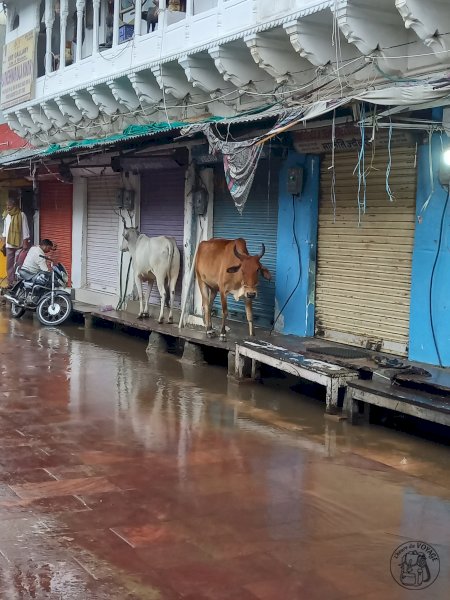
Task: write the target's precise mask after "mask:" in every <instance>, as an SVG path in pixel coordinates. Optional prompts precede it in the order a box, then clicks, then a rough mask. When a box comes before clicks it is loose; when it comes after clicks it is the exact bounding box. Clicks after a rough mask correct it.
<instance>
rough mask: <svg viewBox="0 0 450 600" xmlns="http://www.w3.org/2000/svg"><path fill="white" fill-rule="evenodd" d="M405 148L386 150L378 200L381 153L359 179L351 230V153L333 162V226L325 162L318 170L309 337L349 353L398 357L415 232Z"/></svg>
mask: <svg viewBox="0 0 450 600" xmlns="http://www.w3.org/2000/svg"><path fill="white" fill-rule="evenodd" d="M414 155H415V152H414V149H413V148H394V149H393V151H392V171H391V175H390V178H389V182H390V187H391V190H392V192H393V194H394V196H395V200H394V202H390V201H389V197H388V195H387V192H386V166H387V164H388V155H387V151H386V150H385V149H383V150H377V151H376V154H375V158H374V160H373V165H372V166H373V169H371V170H370V172H369V173H368V176H367V196H366V198H367V201H366V205H367V209H366V214H365V215H362V217H361V225H360V226H358V207H357V195H358V179H357V177H356V176H355V175H353V170H354V168H355V164H356V160H357V157H356V155H355V153H347V152H346V153H342V154H336V158H335V173H336V205H337V207H336V222H333V208H332V204H331V200H330V190H331V176H332V173H331V171H330V170H329V167H330V164H331V157H330V156H326V158H325V160H324V161H323V164H322V168H321V195H320V208H319V240H318V270H317V287H316V333H317V335H318V336H320V337H325V338H328V339H333V340H336V341H343V342H347V343H350V344H352V345H358V346H365V347H370V348H378V349H382V350H385V351H387V352H394V353H399V354H406V352H407V345H408V332H409V306H410V285H411V264H412V252H413V243H414V227H415V193H416V169H415V164H414V163H415V156H414Z"/></svg>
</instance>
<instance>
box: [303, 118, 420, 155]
mask: <svg viewBox="0 0 450 600" xmlns="http://www.w3.org/2000/svg"><path fill="white" fill-rule="evenodd" d="M365 133H366V135H365V148H366V150H367V149H370V148H371V147H372V144H371V143H370V138H371V137H372V127H370V126H367V127H366V132H365ZM292 137H293V142H294V148H295V149H296V151H297V152H300V153H302V154H324V153H330V152H331V151H332V149H333V140H332V128H331V125H328V126H326V127H317V128H314V129H303V130H301V131H294V132H292ZM388 142H389V130H388V129H379V130H377V131H376V132H375V144H376V146H377V147H378V146H386V147H387V145H388ZM392 142H393V144H395V145H399V146H413V145H414V143H415V141H414V137H413V135H412V134H411V132H409V131H404V130H398V129H397V130H394V134H393V136H392ZM360 148H361V132H360V130H359V127H357V126H356V125H351V124H347V125H336V130H335V140H334V151H335V152H345V151H347V152H348V151H349V150H354V151H358V150H360Z"/></svg>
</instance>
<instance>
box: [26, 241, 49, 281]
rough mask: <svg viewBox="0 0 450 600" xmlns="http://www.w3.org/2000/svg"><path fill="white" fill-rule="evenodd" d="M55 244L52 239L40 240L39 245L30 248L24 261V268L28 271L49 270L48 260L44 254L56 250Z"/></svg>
mask: <svg viewBox="0 0 450 600" xmlns="http://www.w3.org/2000/svg"><path fill="white" fill-rule="evenodd" d="M54 248H55V245H54V243H53V242H52V241H51V240H48V239H44V240H41V241H40V244H39V246H37V245H36V246H32V247H31V248H30V249H29V250H28V254H27V257H26V259H25V260H24V262H23V265H22V269H24V270H25V271H28V273H33V274H34V273H39V271H49V270H50V269H49V268H48V265H47V261H46V259H45V257H44V256H43V254H48V253H49V252H51V251H52V250H54Z"/></svg>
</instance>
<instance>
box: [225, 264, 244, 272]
mask: <svg viewBox="0 0 450 600" xmlns="http://www.w3.org/2000/svg"><path fill="white" fill-rule="evenodd" d="M240 268H241V265H238V266H237V267H228V269H227V273H237V272H238V271H239V269H240Z"/></svg>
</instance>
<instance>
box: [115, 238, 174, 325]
mask: <svg viewBox="0 0 450 600" xmlns="http://www.w3.org/2000/svg"><path fill="white" fill-rule="evenodd" d="M120 249H121V251H122V252H126V251H129V252H130V254H131V262H132V265H133V271H134V281H135V283H136V287H137V289H138V293H139V303H140V310H139V316H138V318H139V319H144V318H145V317H148V316H149V313H148V303H149V300H150V294H151V291H152V287H153V283H154V281H155V279H156V285H157V286H158V290H159V293H160V296H161V312H160V313H159V319H158V322H159V323H162V322H163V320H164V305H165V303H166V301H167V291H166V290H167V288H166V283H167V284H168V288H169V294H170V300H169V307H170V308H169V319H168V323H173V314H172V310H173V301H174V298H175V286H176V283H177V279H178V275H179V273H180V251H179V250H178V248H177V243H176V241H175V238H173V237H167V236H165V235H161V236H158V237H152V238H150V237H148V236H146V235H143V234H142V233H140V232H139V230H138V229H137V228H136V227H125V228H124V231H123V241H122V246H121V248H120ZM144 281H147V282H148V292H147V298H146V299H145V304H144V290H143V286H142V284H143V282H144ZM144 307H145V310H144Z"/></svg>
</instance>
